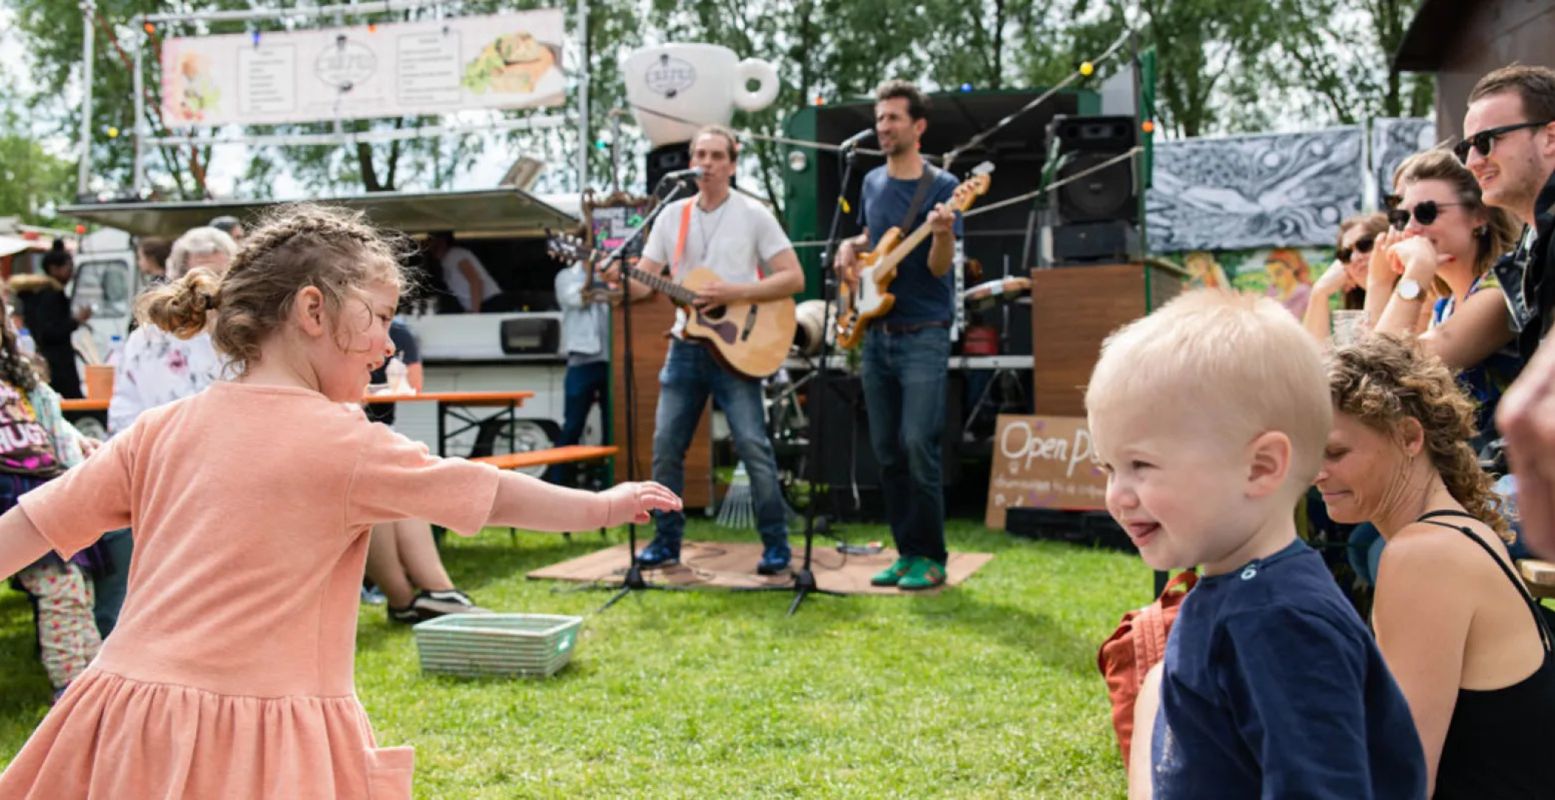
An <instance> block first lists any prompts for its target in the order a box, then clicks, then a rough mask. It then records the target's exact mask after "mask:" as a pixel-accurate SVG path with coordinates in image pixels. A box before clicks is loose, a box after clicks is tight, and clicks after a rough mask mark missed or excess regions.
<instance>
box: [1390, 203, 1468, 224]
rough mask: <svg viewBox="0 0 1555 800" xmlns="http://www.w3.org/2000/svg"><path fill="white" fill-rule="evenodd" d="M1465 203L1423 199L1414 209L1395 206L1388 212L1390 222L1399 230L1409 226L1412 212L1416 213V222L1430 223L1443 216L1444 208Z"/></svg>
mask: <svg viewBox="0 0 1555 800" xmlns="http://www.w3.org/2000/svg"><path fill="white" fill-rule="evenodd" d="M1461 205H1464V204H1463V203H1438V202H1436V201H1435V200H1422V201H1420V202H1418V203H1416V204H1415V207H1414V208H1413V209H1408V208H1395V209H1393V210H1392V211H1389V212H1388V222H1389V223H1390V224H1392V226H1393V227H1394V228H1395V229H1397V230H1403V229H1405V228H1407V227H1409V217H1410V214H1413V215H1414V218H1415V222H1418V223H1420V224H1421V225H1430V224H1431V223H1433V222H1435V221H1436V218H1437V217H1439V216H1441V213H1442V209H1444V208H1449V207H1451V206H1461Z"/></svg>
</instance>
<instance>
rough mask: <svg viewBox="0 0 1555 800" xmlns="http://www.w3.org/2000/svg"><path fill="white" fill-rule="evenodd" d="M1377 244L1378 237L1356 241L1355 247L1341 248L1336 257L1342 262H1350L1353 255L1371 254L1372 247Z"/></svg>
mask: <svg viewBox="0 0 1555 800" xmlns="http://www.w3.org/2000/svg"><path fill="white" fill-rule="evenodd" d="M1376 243H1377V237H1375V236H1368V237H1366V238H1364V239H1356V240H1355V246H1354V247H1341V248H1339V250H1338V252H1337V253H1336V255H1338V256H1339V260H1340V261H1349V260H1350V255H1351V254H1352V253H1370V252H1371V246H1372V245H1374V244H1376Z"/></svg>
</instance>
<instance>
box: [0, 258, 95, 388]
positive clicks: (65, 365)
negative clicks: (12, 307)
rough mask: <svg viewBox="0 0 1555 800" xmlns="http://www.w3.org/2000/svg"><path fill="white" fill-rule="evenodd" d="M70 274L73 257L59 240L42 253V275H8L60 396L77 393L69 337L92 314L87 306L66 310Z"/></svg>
mask: <svg viewBox="0 0 1555 800" xmlns="http://www.w3.org/2000/svg"><path fill="white" fill-rule="evenodd" d="M74 276H75V259H73V258H71V256H70V253H69V252H67V251H66V250H65V243H64V241H62V240H59V239H55V240H54V246H53V247H51V248H50V249H49V252H47V253H45V254H44V256H43V274H42V275H13V276H11V291H12V292H13V293H14V297H15V300H16V303H17V304H18V305H20V306H21V311H22V319H23V320H24V321H25V322H26V325H25V327H26V328H27V330H28V332H29V333H30V334H32V339H33V341H34V342H36V343H37V347H38V355H39V356H40V357H42V358H43V361H44V363H45V364H47V365H48V370H49V385H50V386H52V387H54V391H56V392H59V396H60V397H80V396H81V373H80V372H79V371H78V370H77V368H76V349H75V346H74V345H72V344H71V342H70V337H71V334H73V333H75V331H76V328H79V327H81V324H82V323H84V322H86V321H87V320H88V319H91V317H92V309H91V308H90V307H87V306H82V307H81V308H78V309H76V310H75V311H71V309H70V298H69V297H67V296H66V295H65V287H67V286H69V285H70V279H71V278H72V277H74Z"/></svg>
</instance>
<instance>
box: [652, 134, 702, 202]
mask: <svg viewBox="0 0 1555 800" xmlns="http://www.w3.org/2000/svg"><path fill="white" fill-rule="evenodd" d="M690 166H691V143H690V142H678V143H676V144H667V145H664V146H662V147H655V148H653V149H652V150H649V151H648V163H647V169H645V170H643V171H644V172H646V173H647V174H648V185H647V186H646V187H644V192H645V193H646V192H652V191H653V190H655V189H657V188H659V179H660V178H663V177H664V176H665V175H667V174H669V173H671V172H675V171H676V170H682V169H687V168H689V167H690Z"/></svg>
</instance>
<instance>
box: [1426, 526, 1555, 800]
mask: <svg viewBox="0 0 1555 800" xmlns="http://www.w3.org/2000/svg"><path fill="white" fill-rule="evenodd" d="M1439 517H1467V518H1469V519H1475V517H1474V516H1473V515H1470V514H1466V513H1464V512H1461V511H1433V512H1431V513H1429V514H1425V515H1423V516H1421V517H1420V520H1419V521H1420V522H1426V523H1429V524H1432V525H1438V526H1440V527H1443V528H1450V529H1454V530H1457V531H1460V532H1462V533H1463V535H1464V536H1467V537H1469V540H1470V541H1472V542H1474V543H1475V544H1477V545H1479V546H1480V547H1481V548H1482V549H1484V551H1485V553H1486V554H1488V555H1489V556H1490V558H1491V560H1493V561H1495V562H1496V566H1497V567H1500V568H1501V572H1502V573H1504V574H1505V575H1506V578H1507V580H1509V581H1511V582H1512V585H1514V586H1516V587H1517V591H1518V593H1519V594H1521V595H1522V597H1523V601H1524V602H1525V603H1526V604H1527V606H1528V611H1529V613H1531V614H1532V615H1533V621H1534V625H1535V627H1536V629H1537V630H1538V633H1539V641H1540V643H1541V644H1542V645H1543V646H1544V661H1543V662H1542V663H1541V664H1540V665H1539V668H1538V670H1536V671H1535V672H1534V673H1533V674H1532V675H1529V676H1528V677H1527V678H1525V679H1523V680H1521V681H1519V682H1517V683H1514V684H1512V685H1511V686H1507V687H1505V688H1502V689H1490V690H1484V691H1481V690H1474V689H1462V688H1460V689H1458V700H1457V703H1456V705H1454V706H1453V710H1452V720H1451V721H1450V722H1449V723H1448V725H1447V739H1446V741H1445V742H1443V743H1442V757H1441V761H1440V762H1439V765H1438V766H1437V769H1436V794H1435V797H1436V798H1437V800H1458V799H1459V798H1465V799H1468V798H1472V799H1473V800H1498V799H1499V798H1546V797H1555V758H1552V755H1551V750H1550V740H1549V731H1550V727H1551V725H1552V724H1555V651H1552V644H1551V636H1550V626H1549V625H1548V623H1547V622H1546V619H1545V617H1546V614H1548V612H1547V611H1546V610H1545V608H1544V607H1543V606H1541V605H1539V603H1538V601H1536V600H1534V599H1533V596H1532V595H1530V594H1529V593H1528V589H1527V587H1525V586H1524V585H1523V582H1522V581H1521V580H1520V579H1519V578H1518V577H1517V575H1516V574H1515V573H1513V572H1512V570H1511V568H1510V567H1508V566H1507V565H1506V563H1505V562H1503V561H1502V560H1501V558H1500V557H1499V556H1497V555H1496V552H1495V550H1493V549H1491V547H1490V545H1488V544H1485V542H1484V541H1483V540H1481V539H1480V538H1479V537H1478V536H1476V535H1475V534H1474V531H1472V530H1470V529H1469V528H1468V527H1467V526H1461V525H1452V524H1450V523H1446V522H1439V521H1437V518H1439ZM1444 590H1445V591H1451V590H1452V588H1451V587H1450V586H1449V587H1444Z"/></svg>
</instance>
